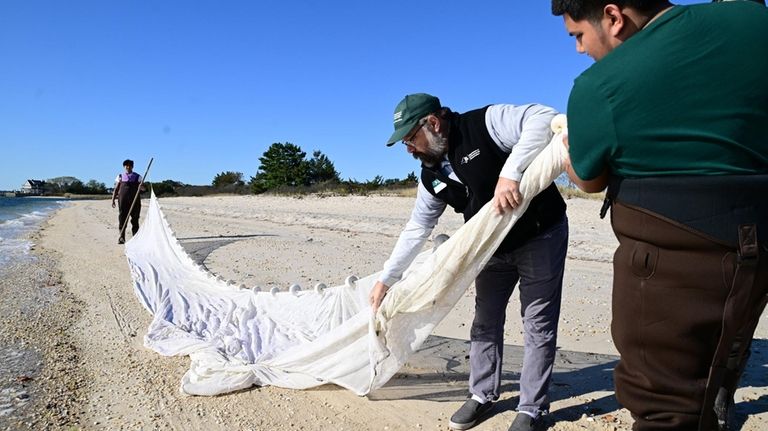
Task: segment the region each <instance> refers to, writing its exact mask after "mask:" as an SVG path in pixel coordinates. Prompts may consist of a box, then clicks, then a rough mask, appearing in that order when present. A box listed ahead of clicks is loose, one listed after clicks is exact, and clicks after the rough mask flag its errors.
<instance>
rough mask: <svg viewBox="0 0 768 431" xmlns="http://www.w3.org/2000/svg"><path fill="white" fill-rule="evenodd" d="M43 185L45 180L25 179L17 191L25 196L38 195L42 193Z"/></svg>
mask: <svg viewBox="0 0 768 431" xmlns="http://www.w3.org/2000/svg"><path fill="white" fill-rule="evenodd" d="M44 187H45V181H42V180H27V181H26V182H25V183H24V184H22V186H21V190H20V191H19V192H20V193H21V194H23V195H27V196H40V195H42V194H43V188H44Z"/></svg>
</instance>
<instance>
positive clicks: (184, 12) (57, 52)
mask: <svg viewBox="0 0 768 431" xmlns="http://www.w3.org/2000/svg"><path fill="white" fill-rule="evenodd" d="M679 3H685V4H689V3H698V2H696V1H687V2H679ZM549 7H550V3H549V2H548V1H541V0H538V1H519V0H518V1H509V0H506V1H500V0H499V1H496V0H494V1H484V2H465V1H462V2H459V1H447V2H438V3H434V2H418V1H416V2H414V1H388V2H360V1H329V2H318V1H314V2H312V1H294V0H284V1H180V0H168V1H152V2H150V1H101V0H100V1H95V0H94V1H81V0H71V1H35V0H24V1H22V0H19V1H14V0H8V1H3V2H2V3H0V58H2V59H3V61H2V63H3V66H2V67H0V151H1V152H2V153H1V154H2V155H1V156H0V160H1V161H2V163H1V166H0V189H2V190H12V189H18V188H19V187H20V186H21V184H22V183H23V182H24V181H25V180H26V179H27V178H33V179H47V178H52V177H57V176H63V175H69V176H75V177H78V178H79V179H81V180H83V181H88V180H90V179H95V180H97V181H100V182H104V183H106V184H107V185H108V186H110V185H111V183H112V181H113V180H114V177H115V176H116V174H117V173H119V172H120V171H121V170H122V167H121V163H122V161H123V159H125V158H131V159H133V160H135V161H136V170H137V171H138V172H140V173H143V172H144V169H145V168H146V163H147V161H148V160H149V158H150V157H154V158H155V162H154V164H153V167H152V171H151V172H150V175H149V180H150V181H152V180H164V179H174V180H177V181H182V182H184V183H188V184H210V182H211V180H212V179H213V177H214V175H216V173H218V172H222V171H239V172H243V173H244V176H245V177H246V178H249V177H250V176H251V175H254V174H255V173H256V170H257V168H258V166H259V160H258V158H259V157H260V156H261V155H262V154H263V153H264V151H265V150H266V149H267V148H268V147H269V145H270V144H272V143H273V142H291V143H293V144H296V145H298V146H300V147H301V148H302V149H303V150H304V151H306V152H307V154H309V155H311V153H312V151H313V150H320V151H322V152H323V153H325V154H326V155H327V156H328V157H329V158H330V159H331V160H332V161H333V162H334V164H335V166H336V169H337V170H338V171H339V172H340V174H341V176H342V178H354V179H357V180H359V181H363V180H367V179H371V178H373V177H375V176H376V175H381V176H383V177H384V178H402V177H405V176H406V175H407V174H408V173H409V172H411V171H415V170H417V169H418V163H417V162H416V161H415V160H413V159H412V158H411V157H410V156H408V155H407V153H406V151H405V148H403V147H402V146H399V145H398V146H395V147H392V148H387V147H386V146H385V145H384V142H385V141H386V139H387V138H388V136H389V134H390V133H391V130H392V123H391V120H392V111H393V109H394V106H395V105H396V104H397V102H398V101H399V100H400V99H401V98H402V97H403V96H404V95H405V94H408V93H414V92H428V93H432V94H434V95H436V96H438V97H440V99H441V101H442V102H443V104H444V105H446V106H450V107H451V108H452V109H454V110H457V111H465V110H469V109H473V108H476V107H480V106H484V105H486V104H490V103H513V104H522V103H529V102H539V103H544V104H548V105H550V106H553V107H555V108H557V109H558V110H561V111H564V110H565V107H566V103H567V99H568V92H569V90H570V86H571V83H572V82H573V79H574V78H575V77H576V76H577V75H578V74H579V73H580V72H581V71H583V70H584V69H586V68H587V67H589V65H590V64H591V60H590V59H589V58H588V57H586V56H583V55H578V54H577V53H576V51H575V49H574V41H573V40H572V39H571V38H570V37H569V36H568V35H567V34H566V32H565V30H564V27H563V24H562V18H560V17H553V16H552V15H551V14H550V10H549Z"/></svg>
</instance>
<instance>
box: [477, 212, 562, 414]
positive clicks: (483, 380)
mask: <svg viewBox="0 0 768 431" xmlns="http://www.w3.org/2000/svg"><path fill="white" fill-rule="evenodd" d="M567 249H568V220H567V218H565V217H564V218H563V221H562V222H560V223H557V224H555V225H554V226H552V227H551V228H550V229H548V230H547V231H545V232H543V233H541V234H540V235H538V236H536V237H534V238H533V239H531V240H530V241H528V242H526V243H525V244H523V245H522V246H520V247H518V248H517V249H515V250H514V251H511V252H508V253H504V254H498V255H496V256H493V257H492V258H491V259H490V260H489V261H488V264H486V266H485V268H484V269H483V270H482V272H480V274H479V275H478V276H477V279H476V280H475V288H476V290H477V295H476V298H475V319H474V321H473V322H472V329H471V332H470V340H471V346H470V351H469V364H470V373H469V391H470V392H471V393H472V394H473V395H477V396H478V397H480V398H483V399H486V400H488V401H495V400H497V399H498V398H499V387H500V384H501V366H502V364H501V361H502V355H503V349H504V321H505V320H506V308H507V303H508V302H509V297H510V296H511V295H512V291H513V290H514V288H515V285H516V284H517V282H518V281H520V315H521V316H522V318H523V329H524V331H525V336H524V349H525V353H524V356H523V369H522V371H521V373H520V402H519V403H518V410H521V411H526V412H529V413H532V414H534V415H538V414H540V413H542V412H547V411H548V410H549V397H548V395H547V393H548V391H549V381H550V378H551V376H552V367H553V364H554V360H555V347H556V344H557V323H558V319H559V317H560V298H561V293H562V289H563V268H564V266H565V255H566V251H567Z"/></svg>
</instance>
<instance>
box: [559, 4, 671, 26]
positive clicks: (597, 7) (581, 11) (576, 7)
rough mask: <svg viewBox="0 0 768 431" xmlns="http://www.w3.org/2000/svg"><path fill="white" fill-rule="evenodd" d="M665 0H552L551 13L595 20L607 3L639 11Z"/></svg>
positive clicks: (655, 5)
mask: <svg viewBox="0 0 768 431" xmlns="http://www.w3.org/2000/svg"><path fill="white" fill-rule="evenodd" d="M665 1H666V0H552V15H555V16H560V15H564V14H568V16H570V17H571V19H572V20H574V21H581V20H584V19H586V20H589V21H597V20H599V19H600V17H601V16H603V8H604V7H605V6H606V5H609V4H615V5H616V6H619V7H631V8H632V9H635V10H638V11H640V12H647V11H650V10H652V9H654V8H655V7H657V6H659V5H661V4H662V3H664V2H665Z"/></svg>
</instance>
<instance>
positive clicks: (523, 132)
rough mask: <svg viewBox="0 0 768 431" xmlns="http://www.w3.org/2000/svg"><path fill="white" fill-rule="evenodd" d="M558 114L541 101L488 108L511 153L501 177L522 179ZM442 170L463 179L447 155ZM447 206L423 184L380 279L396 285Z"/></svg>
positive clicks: (497, 138)
mask: <svg viewBox="0 0 768 431" xmlns="http://www.w3.org/2000/svg"><path fill="white" fill-rule="evenodd" d="M555 115H557V111H555V110H554V109H552V108H550V107H547V106H544V105H538V104H529V105H520V106H515V105H491V106H489V107H488V110H487V111H486V113H485V125H486V127H487V128H488V133H489V134H490V135H491V138H492V139H493V141H494V142H495V143H496V145H498V146H499V148H501V149H502V151H504V152H505V153H508V154H509V157H508V158H507V160H506V162H504V166H503V167H502V169H501V172H500V173H499V176H500V177H503V178H507V179H511V180H515V181H520V179H521V178H522V176H523V171H525V169H526V168H527V167H528V165H529V164H530V163H531V161H532V160H533V159H534V158H535V157H536V155H538V154H539V152H541V150H542V149H544V147H546V146H547V144H549V141H550V139H552V129H551V128H550V123H551V121H552V118H553V117H554V116H555ZM440 170H441V171H442V173H443V174H445V175H447V176H449V177H450V178H452V179H454V180H456V181H459V178H458V177H457V176H456V174H455V173H454V172H453V168H452V167H451V164H450V162H449V161H448V159H447V158H445V159H443V161H442V163H441V165H440ZM459 182H460V181H459ZM446 205H447V204H446V203H445V202H443V201H442V200H440V199H438V198H437V197H435V196H433V195H432V194H431V193H429V192H428V191H427V189H426V188H425V187H424V185H423V184H421V183H419V186H418V189H417V192H416V203H415V205H414V207H413V211H412V212H411V218H410V219H409V220H408V223H406V225H405V227H404V228H403V231H402V232H401V233H400V237H399V238H398V240H397V243H396V244H395V247H394V249H393V250H392V254H390V256H389V259H387V261H386V262H385V263H384V269H383V270H382V272H381V274H380V275H379V281H381V282H382V283H384V284H385V285H387V286H392V285H393V284H394V283H395V282H397V281H398V280H400V279H401V278H402V276H403V272H405V270H406V269H407V268H408V266H409V265H410V264H411V262H413V259H415V258H416V255H417V254H419V252H420V251H421V248H422V247H423V246H424V243H425V242H426V241H427V238H429V235H430V234H431V233H432V230H433V229H434V228H435V226H436V225H437V221H438V219H439V218H440V216H441V215H442V214H443V212H444V211H445V207H446Z"/></svg>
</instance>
